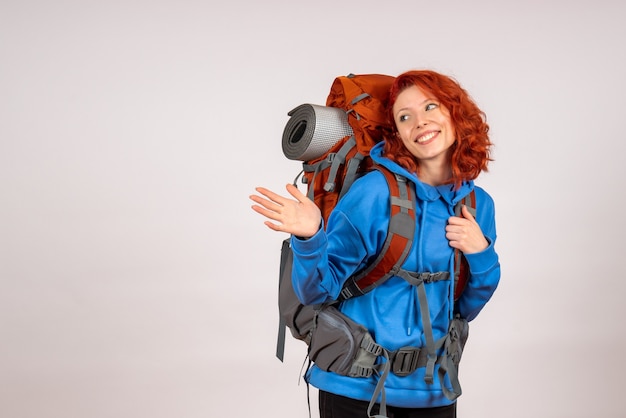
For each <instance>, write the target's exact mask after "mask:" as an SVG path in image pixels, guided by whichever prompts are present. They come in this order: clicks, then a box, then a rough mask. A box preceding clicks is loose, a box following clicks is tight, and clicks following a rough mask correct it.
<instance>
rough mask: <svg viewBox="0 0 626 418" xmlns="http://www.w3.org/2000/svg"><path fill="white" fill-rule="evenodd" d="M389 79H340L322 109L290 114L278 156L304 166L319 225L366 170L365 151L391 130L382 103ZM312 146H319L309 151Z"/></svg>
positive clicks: (300, 108) (308, 108) (311, 107)
mask: <svg viewBox="0 0 626 418" xmlns="http://www.w3.org/2000/svg"><path fill="white" fill-rule="evenodd" d="M393 80H394V77H392V76H389V75H383V74H361V75H354V74H349V75H347V76H339V77H337V78H335V80H334V82H333V84H332V86H331V89H330V93H329V94H328V97H327V99H326V107H322V106H316V105H310V104H304V105H300V106H298V107H297V108H295V109H293V110H292V111H291V112H289V116H291V118H290V119H289V121H288V123H287V125H286V126H285V130H284V133H283V152H284V153H285V155H286V156H287V158H289V159H292V160H300V161H303V172H302V175H303V179H302V181H303V182H304V183H306V184H308V197H309V198H310V199H312V200H314V201H315V203H316V204H317V206H318V207H319V208H320V210H321V211H322V217H323V218H324V223H326V221H327V220H328V216H329V215H330V212H331V211H332V210H333V208H334V207H335V206H336V205H337V202H338V201H339V199H340V198H341V197H342V196H343V195H344V194H345V192H346V191H347V190H348V189H349V188H350V186H351V185H352V182H354V180H355V179H356V178H357V177H358V176H360V175H362V174H363V173H364V172H366V171H368V170H370V169H371V167H372V161H371V159H370V157H369V152H370V149H371V148H372V147H373V146H374V145H376V143H378V142H380V141H381V140H382V139H383V135H384V134H385V133H386V132H389V131H390V127H389V124H388V122H387V113H386V104H387V96H388V93H389V88H390V87H391V84H392V83H393ZM324 125H325V126H324ZM332 125H335V126H332ZM329 126H330V128H329ZM320 128H322V129H320ZM323 128H326V129H323ZM333 128H335V129H333ZM320 130H321V131H322V132H321V133H320ZM316 135H317V136H316ZM315 144H322V145H321V147H320V148H318V149H316V150H314V149H313V147H314V146H315ZM296 180H297V179H296Z"/></svg>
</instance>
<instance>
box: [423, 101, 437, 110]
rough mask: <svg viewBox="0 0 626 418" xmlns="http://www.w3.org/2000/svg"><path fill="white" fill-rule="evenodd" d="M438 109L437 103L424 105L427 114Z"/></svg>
mask: <svg viewBox="0 0 626 418" xmlns="http://www.w3.org/2000/svg"><path fill="white" fill-rule="evenodd" d="M438 107H439V103H428V104H427V105H426V108H425V109H426V111H427V112H428V111H429V110H433V109H436V108H438Z"/></svg>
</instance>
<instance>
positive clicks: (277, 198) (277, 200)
mask: <svg viewBox="0 0 626 418" xmlns="http://www.w3.org/2000/svg"><path fill="white" fill-rule="evenodd" d="M255 190H256V191H257V192H259V193H260V194H262V195H263V196H265V197H267V198H268V199H269V200H271V201H272V202H275V203H277V204H279V205H281V206H284V205H285V203H286V202H287V201H288V200H289V199H287V198H285V197H283V196H281V195H279V194H278V193H274V192H273V191H271V190H269V189H266V188H265V187H257V188H255Z"/></svg>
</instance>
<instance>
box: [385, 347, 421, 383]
mask: <svg viewBox="0 0 626 418" xmlns="http://www.w3.org/2000/svg"><path fill="white" fill-rule="evenodd" d="M420 351H421V350H420V349H419V348H418V347H402V348H399V349H398V350H397V351H395V352H393V353H392V358H391V372H392V373H393V374H395V375H396V376H408V375H410V374H411V373H413V372H414V371H415V370H417V365H418V360H419V354H420Z"/></svg>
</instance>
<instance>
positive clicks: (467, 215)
mask: <svg viewBox="0 0 626 418" xmlns="http://www.w3.org/2000/svg"><path fill="white" fill-rule="evenodd" d="M461 214H462V215H463V217H464V218H465V219H469V220H470V221H474V222H475V221H476V219H474V215H472V212H471V211H470V210H469V208H468V207H467V206H466V205H463V207H462V208H461Z"/></svg>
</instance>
